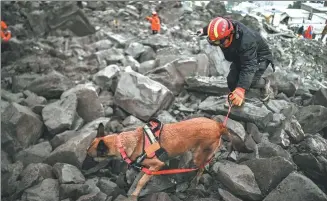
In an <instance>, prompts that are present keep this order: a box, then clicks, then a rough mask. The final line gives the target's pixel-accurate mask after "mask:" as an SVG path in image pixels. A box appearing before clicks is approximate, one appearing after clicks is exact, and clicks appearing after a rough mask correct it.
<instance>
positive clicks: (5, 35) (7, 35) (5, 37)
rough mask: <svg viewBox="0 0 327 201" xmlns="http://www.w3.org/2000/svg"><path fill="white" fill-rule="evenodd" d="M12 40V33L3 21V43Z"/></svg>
mask: <svg viewBox="0 0 327 201" xmlns="http://www.w3.org/2000/svg"><path fill="white" fill-rule="evenodd" d="M10 38H11V32H10V31H9V30H8V26H7V24H6V23H5V22H4V21H1V41H4V42H8V41H9V40H10Z"/></svg>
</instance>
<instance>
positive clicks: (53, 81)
mask: <svg viewBox="0 0 327 201" xmlns="http://www.w3.org/2000/svg"><path fill="white" fill-rule="evenodd" d="M70 87H72V82H71V81H70V80H69V79H68V78H67V77H66V76H64V75H62V74H60V73H58V72H56V71H53V72H51V73H49V74H47V75H44V76H41V77H39V78H37V79H35V80H33V81H32V82H31V83H30V84H29V85H28V86H27V89H28V90H30V91H31V92H34V93H36V94H37V95H39V96H43V97H45V98H47V99H59V98H60V96H61V94H62V93H63V92H64V91H66V90H68V89H69V88H70Z"/></svg>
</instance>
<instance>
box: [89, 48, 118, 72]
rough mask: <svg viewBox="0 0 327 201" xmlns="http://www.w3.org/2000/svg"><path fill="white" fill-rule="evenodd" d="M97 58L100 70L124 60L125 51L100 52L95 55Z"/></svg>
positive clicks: (113, 49)
mask: <svg viewBox="0 0 327 201" xmlns="http://www.w3.org/2000/svg"><path fill="white" fill-rule="evenodd" d="M95 56H96V58H97V60H98V62H99V64H100V68H102V67H106V66H108V65H111V64H116V63H118V62H120V61H122V60H123V59H124V54H123V51H122V50H121V49H116V48H111V49H108V50H101V51H98V52H96V53H95Z"/></svg>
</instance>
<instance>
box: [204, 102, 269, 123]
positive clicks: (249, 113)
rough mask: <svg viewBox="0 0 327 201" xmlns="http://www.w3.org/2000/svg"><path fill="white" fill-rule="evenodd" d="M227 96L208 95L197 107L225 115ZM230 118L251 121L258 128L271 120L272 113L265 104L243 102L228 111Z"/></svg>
mask: <svg viewBox="0 0 327 201" xmlns="http://www.w3.org/2000/svg"><path fill="white" fill-rule="evenodd" d="M226 99H227V97H225V96H223V97H215V96H209V97H208V98H206V99H205V100H204V101H202V102H201V103H200V105H199V109H200V110H203V111H206V112H210V113H214V114H221V115H226V114H227V112H228V108H225V107H224V104H225V103H226ZM230 118H232V119H234V120H236V121H245V122H252V123H254V124H256V125H257V126H258V127H259V128H265V127H266V125H267V124H268V123H269V122H270V121H271V120H272V118H273V114H272V112H270V111H269V110H268V109H267V108H266V107H265V106H263V105H262V106H261V107H260V106H256V105H254V104H253V103H247V102H245V103H244V105H243V106H242V107H238V108H236V107H233V108H232V110H231V113H230Z"/></svg>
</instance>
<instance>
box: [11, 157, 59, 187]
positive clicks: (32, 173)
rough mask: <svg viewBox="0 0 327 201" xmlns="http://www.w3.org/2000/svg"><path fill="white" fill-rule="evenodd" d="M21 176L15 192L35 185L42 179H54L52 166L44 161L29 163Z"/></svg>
mask: <svg viewBox="0 0 327 201" xmlns="http://www.w3.org/2000/svg"><path fill="white" fill-rule="evenodd" d="M20 177H21V178H22V179H21V181H20V182H19V186H18V190H17V192H21V191H23V190H25V189H27V188H30V187H32V186H34V185H37V184H38V183H40V182H41V181H43V180H44V179H54V174H53V172H52V167H51V166H50V165H47V164H44V163H31V164H29V165H28V166H27V167H26V168H25V169H24V171H23V172H22V173H21V174H20Z"/></svg>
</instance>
